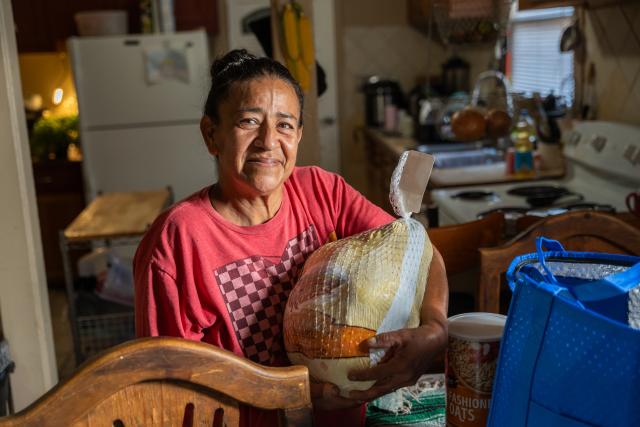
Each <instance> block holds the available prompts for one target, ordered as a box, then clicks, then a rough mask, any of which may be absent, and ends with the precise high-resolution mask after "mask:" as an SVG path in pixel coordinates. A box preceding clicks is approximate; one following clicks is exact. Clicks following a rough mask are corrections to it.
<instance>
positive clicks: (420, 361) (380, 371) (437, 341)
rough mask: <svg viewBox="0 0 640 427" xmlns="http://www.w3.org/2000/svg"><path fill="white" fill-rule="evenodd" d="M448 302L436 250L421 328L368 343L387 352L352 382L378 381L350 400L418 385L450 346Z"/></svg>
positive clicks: (440, 262)
mask: <svg viewBox="0 0 640 427" xmlns="http://www.w3.org/2000/svg"><path fill="white" fill-rule="evenodd" d="M448 301H449V289H448V284H447V274H446V271H445V267H444V262H443V260H442V256H441V255H440V253H439V252H438V251H437V249H436V248H435V247H434V250H433V258H432V260H431V265H430V268H429V278H428V279H427V286H426V290H425V294H424V298H423V301H422V309H421V313H420V315H421V316H420V317H421V324H420V326H419V327H417V328H411V329H401V330H399V331H393V332H388V333H384V334H380V335H377V336H375V337H373V338H371V339H369V340H368V341H367V343H366V345H367V347H368V348H382V349H385V350H386V351H387V352H386V355H385V357H384V358H383V360H382V361H381V362H380V363H379V364H378V365H376V366H374V367H372V368H368V369H363V370H359V371H354V372H351V373H350V374H349V379H351V380H356V381H376V383H375V384H374V385H373V387H371V388H370V389H368V390H365V391H352V392H351V394H350V397H351V398H352V399H354V400H358V401H369V400H373V399H375V398H377V397H379V396H382V395H385V394H387V393H390V392H392V391H394V390H397V389H398V388H401V387H406V386H410V385H414V384H415V383H416V382H417V381H418V378H420V376H421V375H423V374H424V373H425V372H426V371H427V369H428V368H429V365H430V364H431V362H432V361H433V358H434V357H435V356H436V355H437V354H439V353H440V352H442V351H443V350H444V348H445V347H446V344H447V307H448Z"/></svg>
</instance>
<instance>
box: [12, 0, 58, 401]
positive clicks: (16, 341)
mask: <svg viewBox="0 0 640 427" xmlns="http://www.w3.org/2000/svg"><path fill="white" fill-rule="evenodd" d="M14 30H15V28H14V22H13V15H12V9H11V1H10V0H0V86H1V88H0V141H2V143H1V144H0V168H1V169H2V171H3V174H2V180H1V181H0V194H2V203H3V206H2V210H0V236H2V238H0V271H1V272H2V274H1V275H0V311H2V320H3V322H4V328H3V330H4V336H5V338H6V339H7V341H8V342H9V346H10V349H11V356H12V357H13V358H14V359H15V360H16V362H17V363H16V370H15V372H14V373H13V374H12V375H11V383H12V385H13V389H12V391H13V397H14V400H15V406H16V408H18V409H20V408H23V407H25V406H26V405H28V404H29V403H31V402H33V400H34V399H35V398H36V397H38V396H39V395H41V394H42V393H44V392H45V391H46V390H48V389H49V388H51V387H52V386H53V385H54V384H55V383H56V381H57V380H58V375H57V371H56V363H55V352H54V347H53V338H52V337H53V333H52V330H51V316H50V309H49V299H48V296H47V284H46V278H45V268H44V257H43V252H42V241H41V238H40V226H39V223H38V209H37V204H36V196H35V185H34V180H33V171H32V167H31V158H30V157H31V156H30V151H29V143H28V137H27V126H26V119H25V114H24V105H23V101H22V91H21V83H20V72H19V68H18V52H17V48H16V39H15V31H14Z"/></svg>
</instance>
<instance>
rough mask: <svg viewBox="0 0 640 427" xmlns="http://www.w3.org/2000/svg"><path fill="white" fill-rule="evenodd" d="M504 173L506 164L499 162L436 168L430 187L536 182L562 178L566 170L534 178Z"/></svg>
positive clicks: (537, 174) (542, 173) (541, 173)
mask: <svg viewBox="0 0 640 427" xmlns="http://www.w3.org/2000/svg"><path fill="white" fill-rule="evenodd" d="M504 171H505V164H504V162H497V163H493V164H490V165H479V166H465V167H461V168H447V169H440V168H435V169H433V172H432V173H431V179H430V180H429V187H430V188H443V187H459V186H463V185H476V184H498V183H505V182H519V181H535V180H539V179H550V178H560V177H562V176H563V175H564V169H553V170H545V171H537V172H536V174H535V175H534V176H527V177H519V176H516V175H507V174H505V173H504Z"/></svg>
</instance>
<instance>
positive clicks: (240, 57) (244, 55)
mask: <svg viewBox="0 0 640 427" xmlns="http://www.w3.org/2000/svg"><path fill="white" fill-rule="evenodd" d="M255 59H257V57H256V56H255V55H252V54H250V53H249V52H247V50H246V49H235V50H232V51H230V52H229V53H227V54H226V55H224V56H223V57H222V58H218V59H216V60H215V61H213V64H211V71H210V73H211V78H212V79H215V78H217V77H218V76H220V75H221V74H224V73H226V72H227V71H228V70H229V69H232V68H242V66H243V65H244V64H245V63H246V62H247V61H253V60H255Z"/></svg>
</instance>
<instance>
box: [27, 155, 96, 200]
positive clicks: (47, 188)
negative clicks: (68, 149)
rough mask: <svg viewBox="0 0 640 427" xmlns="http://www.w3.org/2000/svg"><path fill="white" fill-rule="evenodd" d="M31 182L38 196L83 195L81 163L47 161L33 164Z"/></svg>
mask: <svg viewBox="0 0 640 427" xmlns="http://www.w3.org/2000/svg"><path fill="white" fill-rule="evenodd" d="M33 180H34V182H35V186H36V193H37V194H38V195H42V194H51V193H80V194H82V193H84V185H83V183H82V163H80V162H67V161H48V162H38V163H34V164H33Z"/></svg>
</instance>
